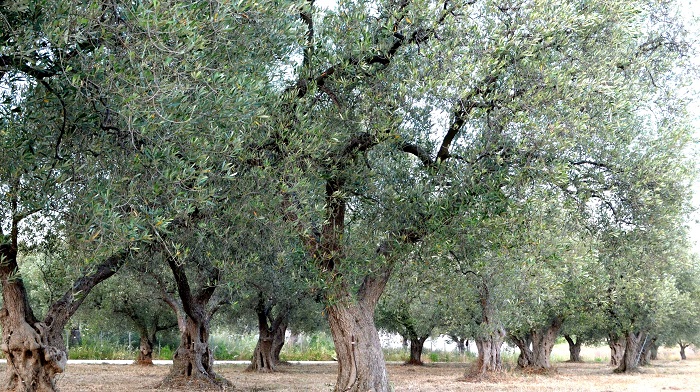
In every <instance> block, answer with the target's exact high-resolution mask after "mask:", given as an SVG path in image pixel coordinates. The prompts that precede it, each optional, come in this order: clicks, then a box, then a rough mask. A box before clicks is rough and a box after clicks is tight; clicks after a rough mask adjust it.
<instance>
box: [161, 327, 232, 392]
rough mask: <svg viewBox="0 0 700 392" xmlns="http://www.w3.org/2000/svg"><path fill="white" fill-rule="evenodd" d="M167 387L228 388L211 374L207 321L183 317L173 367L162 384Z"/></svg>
mask: <svg viewBox="0 0 700 392" xmlns="http://www.w3.org/2000/svg"><path fill="white" fill-rule="evenodd" d="M163 385H164V386H167V387H186V388H211V387H222V386H224V385H229V382H228V381H226V380H225V379H224V378H222V377H219V376H218V375H217V374H216V372H214V353H213V352H212V351H211V348H210V347H209V318H208V317H206V316H202V317H199V318H198V319H194V318H193V317H190V316H187V317H185V330H184V331H183V332H182V334H181V335H180V346H179V347H178V348H177V351H175V354H174V355H173V366H172V368H171V369H170V373H169V374H168V375H167V376H166V378H165V380H164V381H163Z"/></svg>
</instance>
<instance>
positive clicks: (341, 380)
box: [326, 300, 389, 392]
mask: <svg viewBox="0 0 700 392" xmlns="http://www.w3.org/2000/svg"><path fill="white" fill-rule="evenodd" d="M326 310H327V312H328V323H329V325H330V328H331V334H332V336H333V342H334V343H335V352H336V354H337V355H338V380H337V383H336V385H335V388H334V391H336V392H340V391H343V392H345V391H347V392H367V391H372V392H388V391H389V379H388V377H387V372H386V364H385V362H384V353H383V352H382V345H381V341H380V340H379V334H378V333H377V328H376V327H375V325H374V305H373V304H368V303H366V302H365V301H362V300H360V301H358V302H357V303H347V302H346V303H337V304H333V305H330V306H328V307H327V308H326Z"/></svg>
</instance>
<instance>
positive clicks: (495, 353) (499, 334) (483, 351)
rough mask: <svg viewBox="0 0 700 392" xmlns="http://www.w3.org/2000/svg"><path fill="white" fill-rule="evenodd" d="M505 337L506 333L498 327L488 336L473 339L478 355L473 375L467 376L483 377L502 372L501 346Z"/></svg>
mask: <svg viewBox="0 0 700 392" xmlns="http://www.w3.org/2000/svg"><path fill="white" fill-rule="evenodd" d="M505 336H506V332H505V330H504V329H503V327H501V326H498V327H496V329H495V330H494V331H493V332H491V333H490V334H488V335H486V336H479V337H477V338H476V339H474V342H475V343H476V349H477V352H478V355H477V359H476V364H475V367H474V369H473V370H472V372H473V374H471V375H468V376H477V377H484V376H486V375H488V374H489V373H493V372H500V371H501V370H503V362H502V361H501V346H502V345H503V339H504V338H505Z"/></svg>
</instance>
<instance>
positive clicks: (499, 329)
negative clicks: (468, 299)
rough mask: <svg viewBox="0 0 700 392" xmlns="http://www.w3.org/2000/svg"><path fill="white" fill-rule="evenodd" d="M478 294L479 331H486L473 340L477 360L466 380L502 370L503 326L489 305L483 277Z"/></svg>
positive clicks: (488, 294)
mask: <svg viewBox="0 0 700 392" xmlns="http://www.w3.org/2000/svg"><path fill="white" fill-rule="evenodd" d="M479 278H481V279H482V281H481V288H480V292H479V305H480V306H481V329H482V331H488V332H486V333H482V334H481V335H480V336H477V337H476V338H475V339H474V342H475V343H476V349H477V359H476V363H475V364H474V367H473V368H472V369H471V370H470V371H468V372H467V374H466V377H467V378H478V379H481V378H485V377H488V375H489V374H491V373H494V372H500V371H502V370H503V362H502V360H501V346H502V345H503V341H504V339H505V337H506V331H505V329H504V328H503V326H502V325H501V324H499V323H497V322H496V320H495V316H494V310H493V306H492V305H491V293H490V290H489V286H488V284H487V282H486V280H484V279H483V277H479Z"/></svg>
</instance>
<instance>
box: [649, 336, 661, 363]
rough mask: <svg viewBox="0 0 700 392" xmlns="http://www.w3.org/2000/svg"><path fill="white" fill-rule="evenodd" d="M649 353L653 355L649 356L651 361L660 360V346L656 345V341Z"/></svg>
mask: <svg viewBox="0 0 700 392" xmlns="http://www.w3.org/2000/svg"><path fill="white" fill-rule="evenodd" d="M649 351H650V352H651V354H650V355H649V359H651V360H652V361H656V360H657V359H658V358H659V345H658V344H656V339H654V341H653V342H652V344H651V347H650V348H649Z"/></svg>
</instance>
